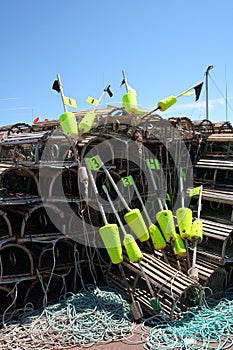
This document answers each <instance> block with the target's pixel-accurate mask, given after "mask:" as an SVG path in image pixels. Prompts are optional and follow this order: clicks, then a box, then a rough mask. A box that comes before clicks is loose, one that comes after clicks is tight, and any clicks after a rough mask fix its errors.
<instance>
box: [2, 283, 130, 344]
mask: <svg viewBox="0 0 233 350" xmlns="http://www.w3.org/2000/svg"><path fill="white" fill-rule="evenodd" d="M131 323H132V318H131V313H130V308H129V304H128V302H127V300H126V299H125V297H124V296H123V294H122V293H121V292H118V291H117V292H116V291H115V290H113V289H111V288H110V287H106V286H105V287H99V288H98V287H95V286H94V285H87V286H85V289H82V290H81V291H79V292H78V293H77V294H73V293H69V294H67V295H66V296H65V297H64V298H63V300H61V301H60V302H59V303H56V304H53V305H49V306H47V307H46V308H44V309H43V311H42V313H41V314H39V313H38V311H37V312H35V311H33V310H30V308H29V306H28V308H27V309H25V310H24V313H23V314H22V315H21V316H20V317H19V319H17V321H11V322H9V324H7V326H6V325H5V327H4V328H3V329H2V330H1V331H0V349H4V350H5V349H8V350H11V349H12V350H13V349H14V350H15V349H25V350H26V349H27V350H29V349H36V350H42V349H55V348H56V349H69V348H70V347H71V346H74V345H76V346H80V347H90V346H92V345H93V344H95V343H98V344H101V343H108V342H111V341H114V340H117V341H119V340H123V339H127V337H128V336H131V335H132V333H133V328H132V325H131Z"/></svg>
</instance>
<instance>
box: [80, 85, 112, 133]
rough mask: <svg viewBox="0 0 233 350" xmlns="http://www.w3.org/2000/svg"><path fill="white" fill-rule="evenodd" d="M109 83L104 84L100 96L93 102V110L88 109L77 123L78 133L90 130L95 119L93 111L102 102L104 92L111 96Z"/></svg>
mask: <svg viewBox="0 0 233 350" xmlns="http://www.w3.org/2000/svg"><path fill="white" fill-rule="evenodd" d="M110 87H111V85H106V87H105V88H104V90H103V92H102V94H101V95H100V98H99V99H98V100H97V103H96V104H95V106H94V108H93V110H91V111H88V112H87V113H86V114H85V115H84V117H83V118H82V119H81V121H80V122H79V124H78V132H79V134H83V133H87V132H89V131H90V130H91V128H92V125H93V123H94V120H95V116H96V114H95V111H96V109H97V108H98V106H99V104H100V103H101V102H102V100H103V98H104V96H105V94H106V93H108V95H109V96H110V97H112V96H113V93H112V91H111V90H110Z"/></svg>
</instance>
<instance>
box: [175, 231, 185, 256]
mask: <svg viewBox="0 0 233 350" xmlns="http://www.w3.org/2000/svg"><path fill="white" fill-rule="evenodd" d="M173 246H174V248H175V251H176V254H177V256H178V257H179V258H185V257H186V256H187V250H186V248H185V244H184V242H183V240H182V238H181V237H180V235H179V234H176V239H174V241H173Z"/></svg>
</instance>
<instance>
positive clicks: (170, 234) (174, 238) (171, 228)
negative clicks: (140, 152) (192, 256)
mask: <svg viewBox="0 0 233 350" xmlns="http://www.w3.org/2000/svg"><path fill="white" fill-rule="evenodd" d="M153 161H154V163H155V161H156V159H153ZM151 162H152V160H150V161H146V164H147V168H148V171H149V174H150V178H151V182H152V184H153V187H154V190H155V193H156V194H158V187H157V184H156V181H155V178H154V175H153V172H152V164H151ZM155 166H156V165H155ZM153 168H154V167H153ZM157 201H158V204H159V208H160V211H159V212H158V213H156V220H157V222H158V224H159V226H160V228H161V231H162V233H163V235H164V237H165V239H166V241H167V242H168V243H170V244H171V246H172V250H173V253H174V256H175V258H176V263H177V267H178V270H179V271H180V270H181V266H180V261H179V257H184V256H186V249H185V247H184V244H183V241H182V239H181V238H180V236H179V235H178V234H177V233H176V228H175V223H174V218H173V213H172V211H171V210H169V209H168V207H167V203H166V201H165V200H162V199H161V198H160V197H159V196H158V195H157Z"/></svg>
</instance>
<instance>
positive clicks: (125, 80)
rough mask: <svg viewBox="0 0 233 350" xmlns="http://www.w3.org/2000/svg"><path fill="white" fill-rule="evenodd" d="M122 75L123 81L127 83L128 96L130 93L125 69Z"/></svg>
mask: <svg viewBox="0 0 233 350" xmlns="http://www.w3.org/2000/svg"><path fill="white" fill-rule="evenodd" d="M122 75H123V81H124V82H125V88H126V93H127V94H128V93H129V89H128V81H127V78H126V73H125V70H124V69H123V70H122Z"/></svg>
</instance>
